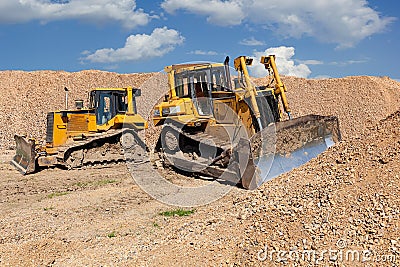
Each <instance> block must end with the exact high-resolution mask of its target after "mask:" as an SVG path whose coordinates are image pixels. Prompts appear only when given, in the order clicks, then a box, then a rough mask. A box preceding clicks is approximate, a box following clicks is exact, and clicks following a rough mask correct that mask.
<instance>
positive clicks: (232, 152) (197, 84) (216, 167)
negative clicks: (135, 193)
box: [153, 55, 340, 189]
mask: <svg viewBox="0 0 400 267" xmlns="http://www.w3.org/2000/svg"><path fill="white" fill-rule="evenodd" d="M252 61H253V59H252V58H249V57H246V56H240V57H237V58H236V59H235V60H234V67H235V70H236V72H237V75H235V76H234V74H232V75H231V74H230V69H229V57H227V58H226V59H225V62H224V63H223V64H222V63H207V62H206V63H195V64H178V65H171V66H167V67H165V72H166V73H167V74H168V82H169V93H168V95H166V96H165V99H164V101H162V102H161V103H160V104H158V105H156V106H155V107H154V114H153V122H154V125H156V126H162V130H161V134H160V138H159V141H158V143H157V146H156V147H155V151H156V152H157V153H154V155H158V159H157V158H155V159H154V161H156V160H160V161H161V162H162V163H163V165H164V166H168V167H172V168H175V169H178V170H180V171H184V172H187V173H198V174H201V175H207V176H212V177H215V178H219V179H221V180H224V181H230V182H237V183H241V185H242V186H243V187H244V188H247V189H254V188H257V187H258V186H260V185H261V184H262V183H263V182H265V181H266V180H268V179H271V178H273V177H276V176H277V175H279V174H281V173H284V172H287V171H290V170H291V169H293V168H295V167H298V166H300V165H302V164H304V163H305V162H307V161H309V160H310V159H311V158H313V157H315V156H316V155H318V154H319V153H321V152H322V151H324V150H325V149H327V148H328V147H329V146H331V145H332V144H334V143H335V142H337V141H339V140H340V131H339V125H338V119H337V118H336V117H333V116H319V115H307V116H303V117H299V118H292V116H291V111H290V107H289V104H288V100H287V97H286V94H285V92H286V90H287V89H286V87H285V85H284V84H283V82H282V80H281V78H280V75H279V73H278V70H277V66H276V63H275V56H274V55H269V56H263V57H261V63H262V64H263V65H264V66H265V68H266V69H267V70H268V72H269V75H268V79H267V83H266V84H265V85H263V86H255V85H254V84H253V83H252V80H251V77H250V75H249V72H248V68H247V66H249V65H251V64H252ZM232 78H233V79H232ZM284 113H286V114H287V118H288V119H287V120H285V119H284ZM158 165H160V164H158Z"/></svg>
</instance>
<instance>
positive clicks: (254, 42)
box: [239, 37, 265, 46]
mask: <svg viewBox="0 0 400 267" xmlns="http://www.w3.org/2000/svg"><path fill="white" fill-rule="evenodd" d="M239 44H241V45H247V46H259V45H265V43H264V42H263V41H259V40H256V39H255V38H254V37H250V38H248V39H243V40H242V41H240V42H239Z"/></svg>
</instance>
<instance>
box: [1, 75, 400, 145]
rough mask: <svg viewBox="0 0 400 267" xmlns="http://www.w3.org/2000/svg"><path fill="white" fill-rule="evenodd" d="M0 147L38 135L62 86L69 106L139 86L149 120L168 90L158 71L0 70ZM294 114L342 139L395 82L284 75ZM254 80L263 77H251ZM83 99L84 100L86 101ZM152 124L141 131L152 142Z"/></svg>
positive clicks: (60, 102) (393, 103)
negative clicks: (101, 91) (315, 117)
mask: <svg viewBox="0 0 400 267" xmlns="http://www.w3.org/2000/svg"><path fill="white" fill-rule="evenodd" d="M0 81H1V82H0V94H1V97H0V112H1V114H3V115H2V116H1V117H0V123H1V124H2V125H7V127H2V129H0V150H2V151H4V150H5V149H13V148H14V141H13V136H14V134H15V133H20V134H27V135H28V136H31V137H34V138H37V139H42V138H44V136H45V128H46V127H45V126H46V125H45V124H46V114H47V112H48V111H51V110H57V109H63V108H64V107H65V93H64V87H67V88H68V89H69V103H68V105H69V107H70V108H73V107H74V100H75V99H83V100H85V102H86V100H87V96H88V91H89V90H90V89H91V88H95V87H126V86H134V87H140V88H141V89H142V96H141V97H140V98H138V110H139V113H140V114H141V115H142V116H143V117H145V118H149V116H150V113H151V110H152V107H153V105H154V104H155V103H156V102H157V101H159V99H160V98H162V97H163V95H164V94H165V93H166V92H167V91H168V87H167V77H166V75H165V74H162V73H134V74H118V73H112V72H104V71H97V70H87V71H81V72H72V73H70V72H64V71H33V72H24V71H0ZM283 81H284V82H285V84H286V86H287V88H288V93H287V94H288V99H289V102H290V105H291V108H292V110H293V115H294V116H302V115H306V114H321V115H336V116H338V117H339V120H340V125H341V130H342V134H343V137H345V138H346V137H348V136H352V135H356V134H359V133H360V132H361V131H362V129H364V127H365V126H366V125H373V124H374V123H376V122H377V121H378V120H380V119H383V118H384V117H386V116H387V115H389V114H390V113H392V112H394V111H395V110H397V109H398V108H399V106H400V101H399V99H400V83H398V82H396V81H393V80H391V79H389V78H387V77H382V78H381V77H346V78H341V79H321V80H313V79H311V80H310V79H302V78H295V77H284V78H283ZM255 82H256V83H257V84H263V83H265V79H256V81H255ZM86 103H87V102H86ZM156 135H157V131H155V130H154V129H153V128H152V127H151V128H150V129H149V130H148V131H147V132H146V136H147V139H149V138H150V141H151V142H153V141H154V140H152V139H154V138H153V137H154V136H156Z"/></svg>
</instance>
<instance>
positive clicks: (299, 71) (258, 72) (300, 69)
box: [249, 46, 311, 78]
mask: <svg viewBox="0 0 400 267" xmlns="http://www.w3.org/2000/svg"><path fill="white" fill-rule="evenodd" d="M294 50H295V49H294V48H293V47H286V46H280V47H271V48H268V49H266V50H265V51H260V52H258V51H255V52H254V53H253V58H254V60H253V66H251V67H249V70H250V72H251V75H252V76H254V77H263V76H266V75H268V71H267V70H266V69H265V67H264V65H263V64H261V63H260V58H261V56H268V55H275V62H276V65H277V67H278V71H279V74H281V75H287V76H296V77H302V78H307V77H308V76H309V75H310V74H311V70H310V69H309V67H308V66H307V65H306V64H298V65H296V64H295V62H294V59H293V56H294V54H295V53H294Z"/></svg>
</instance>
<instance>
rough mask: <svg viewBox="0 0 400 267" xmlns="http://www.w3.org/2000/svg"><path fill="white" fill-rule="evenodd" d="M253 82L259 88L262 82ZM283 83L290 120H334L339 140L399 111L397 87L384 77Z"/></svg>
mask: <svg viewBox="0 0 400 267" xmlns="http://www.w3.org/2000/svg"><path fill="white" fill-rule="evenodd" d="M255 82H256V84H262V83H265V79H257V80H256V81H255ZM283 82H284V83H285V85H286V88H287V89H288V92H287V97H288V101H289V105H290V107H291V109H292V115H293V116H294V117H298V116H303V115H306V114H319V115H334V116H337V117H338V118H339V123H340V129H341V132H342V137H343V138H347V137H349V136H353V135H358V134H360V133H361V132H362V130H363V129H364V128H365V126H367V125H374V124H375V123H377V122H378V121H379V120H381V119H384V118H386V117H387V116H388V115H389V114H391V113H393V112H395V111H397V110H398V109H399V108H400V83H399V82H396V81H394V80H392V79H390V78H388V77H370V76H356V77H345V78H335V79H304V78H295V77H284V78H283Z"/></svg>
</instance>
